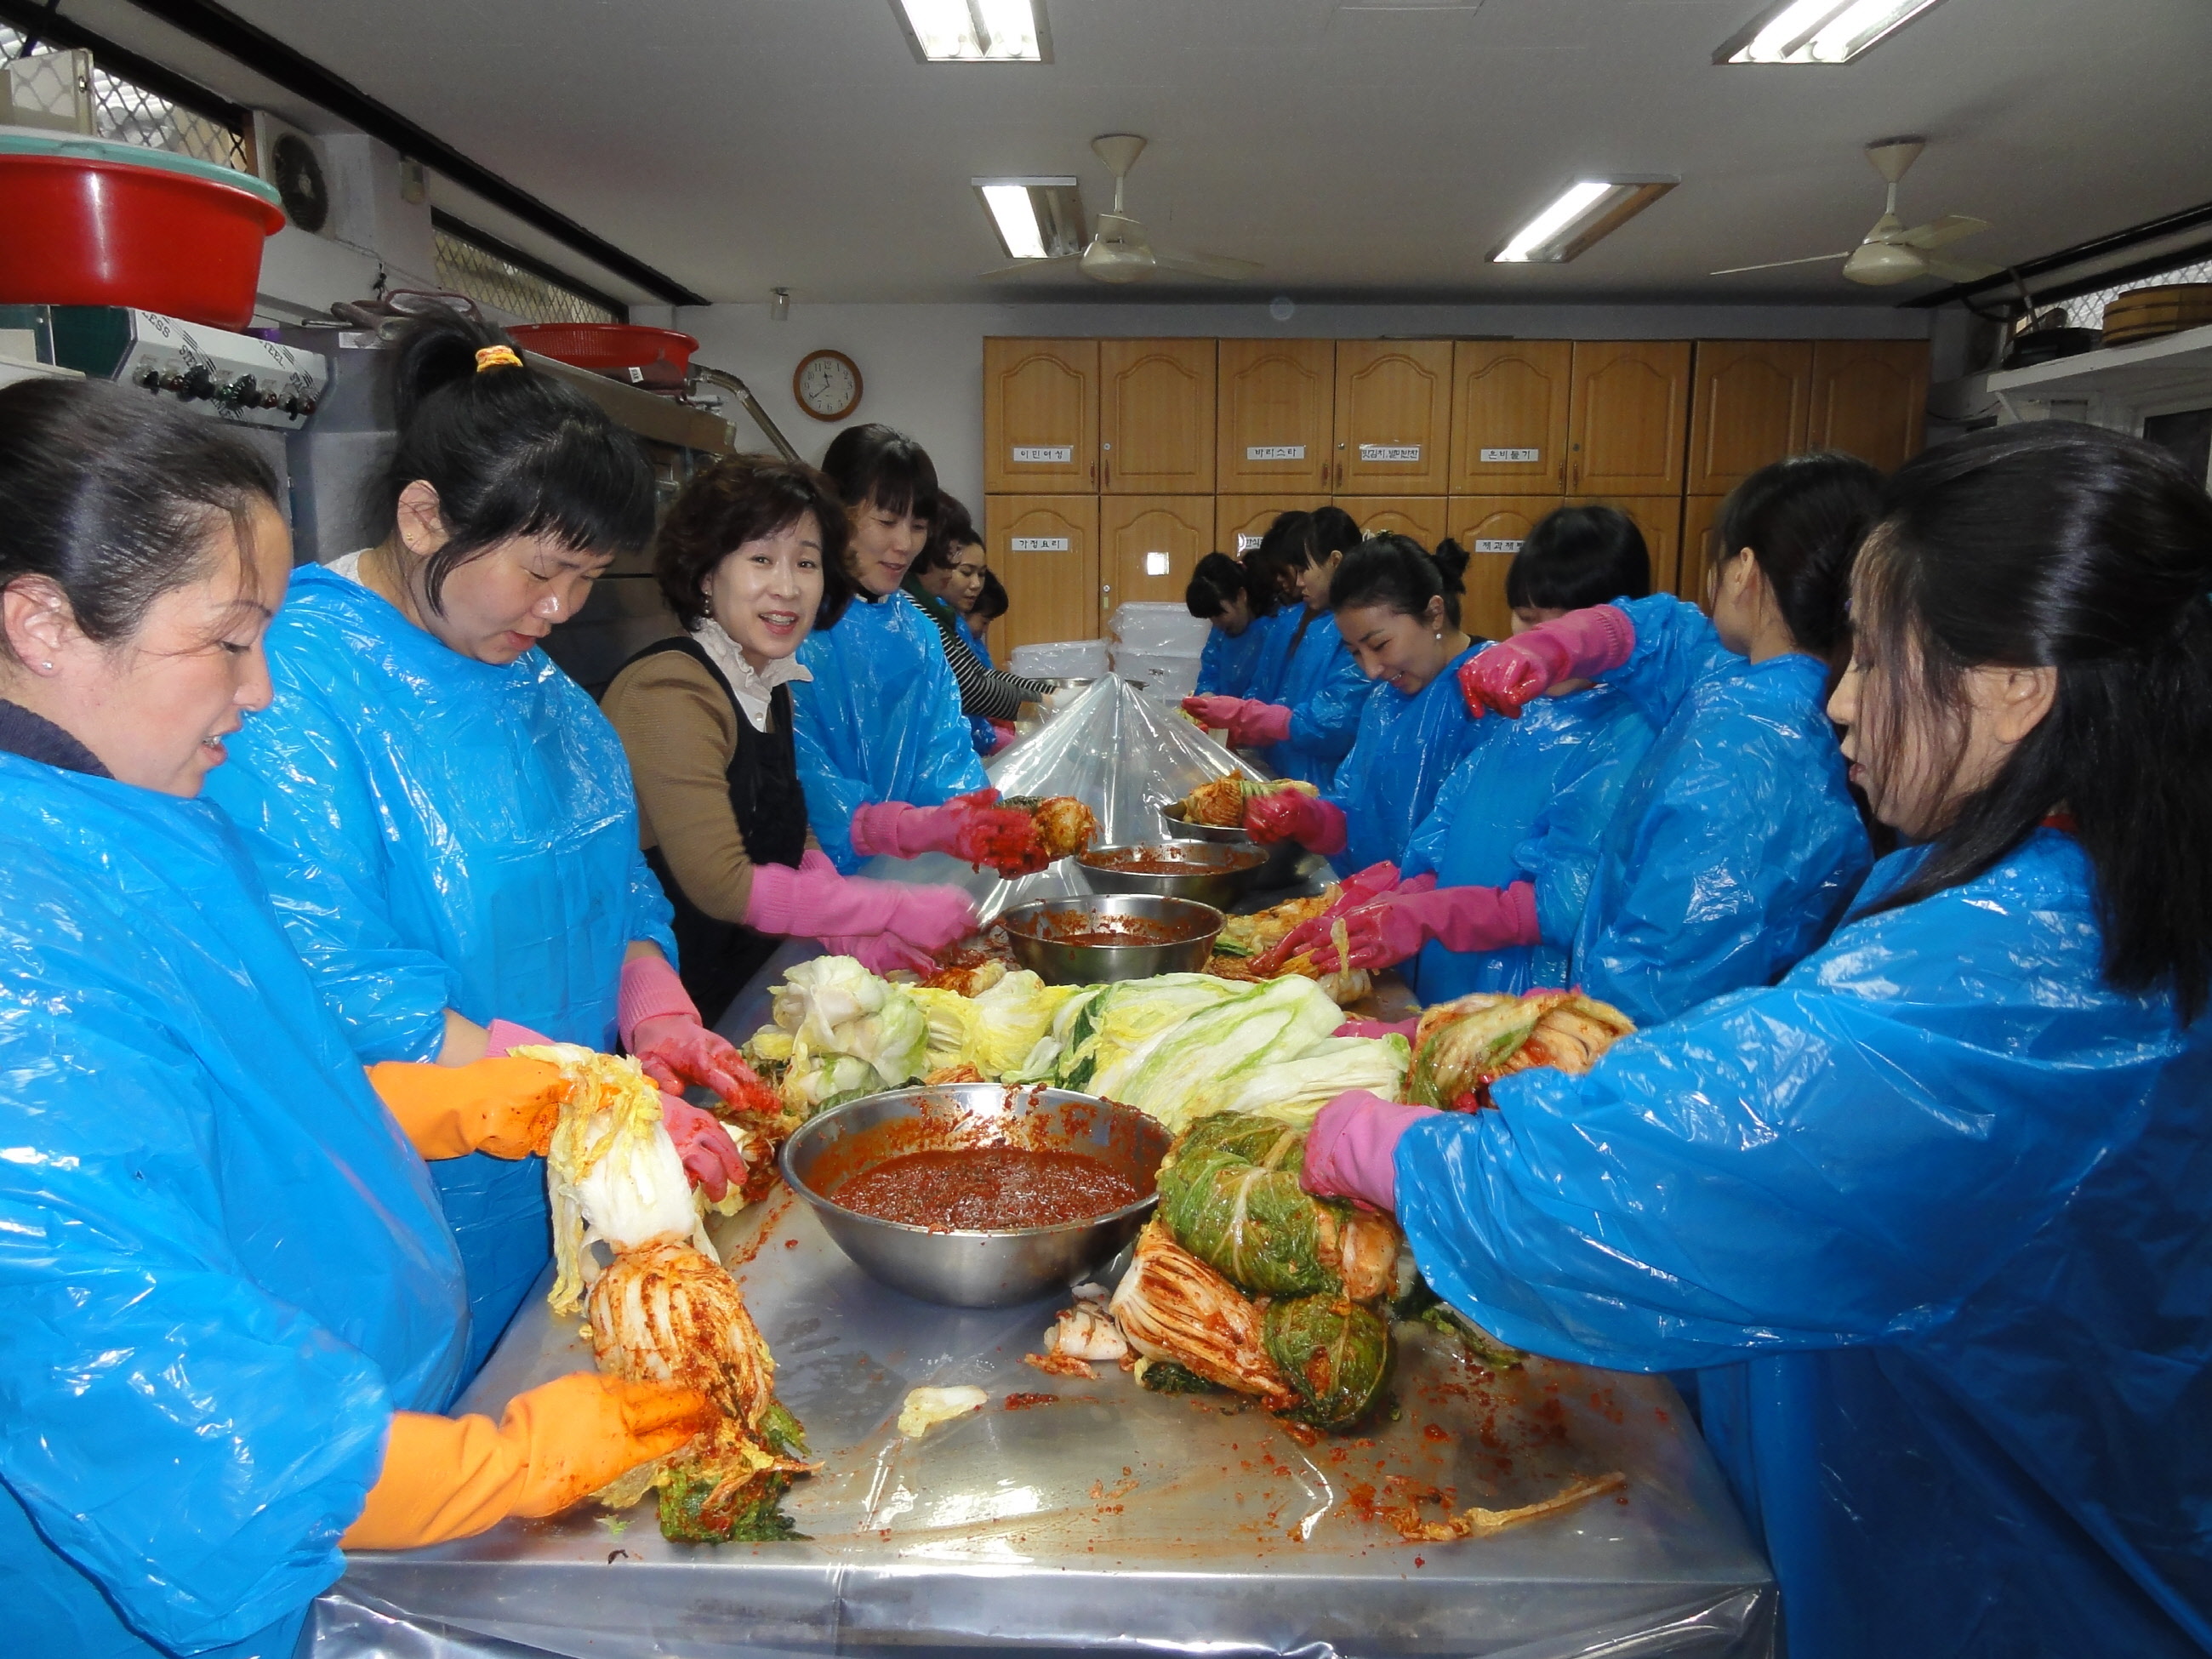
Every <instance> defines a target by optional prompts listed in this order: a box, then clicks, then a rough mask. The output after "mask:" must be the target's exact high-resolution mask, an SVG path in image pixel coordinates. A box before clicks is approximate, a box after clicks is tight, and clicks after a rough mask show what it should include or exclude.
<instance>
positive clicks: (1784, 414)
mask: <svg viewBox="0 0 2212 1659" xmlns="http://www.w3.org/2000/svg"><path fill="white" fill-rule="evenodd" d="M1812 392H1813V343H1812V342H1811V341H1810V340H1700V341H1699V342H1698V349H1697V361H1696V364H1695V367H1694V368H1692V370H1691V374H1690V459H1689V465H1688V468H1687V470H1686V477H1685V481H1684V483H1683V488H1684V489H1686V491H1687V492H1688V493H1689V494H1691V495H1726V494H1727V493H1728V492H1729V490H1731V489H1735V487H1736V485H1738V484H1740V483H1742V482H1743V481H1744V480H1745V479H1746V478H1747V477H1750V476H1751V475H1752V474H1753V473H1754V472H1756V471H1759V468H1760V467H1762V466H1765V465H1766V464H1767V463H1768V462H1770V461H1778V460H1780V459H1782V458H1783V457H1784V456H1785V455H1795V454H1797V453H1801V452H1802V450H1803V449H1804V447H1805V423H1806V416H1807V412H1808V410H1809V409H1810V407H1811V404H1812Z"/></svg>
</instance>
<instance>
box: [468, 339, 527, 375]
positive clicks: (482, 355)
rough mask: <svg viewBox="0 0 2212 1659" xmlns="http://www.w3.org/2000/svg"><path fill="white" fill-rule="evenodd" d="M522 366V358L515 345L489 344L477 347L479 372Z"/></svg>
mask: <svg viewBox="0 0 2212 1659" xmlns="http://www.w3.org/2000/svg"><path fill="white" fill-rule="evenodd" d="M521 367H522V359H521V358H520V357H519V356H516V355H515V351H514V348H513V346H507V345H489V346H479V347H478V348H477V374H483V373H484V372H486V371H487V370H489V369H494V368H521Z"/></svg>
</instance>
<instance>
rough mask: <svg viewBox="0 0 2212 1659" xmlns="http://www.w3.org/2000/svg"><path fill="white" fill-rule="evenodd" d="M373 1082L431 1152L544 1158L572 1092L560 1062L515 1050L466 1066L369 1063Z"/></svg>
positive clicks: (412, 1136) (419, 1146)
mask: <svg viewBox="0 0 2212 1659" xmlns="http://www.w3.org/2000/svg"><path fill="white" fill-rule="evenodd" d="M368 1086H369V1087H370V1088H372V1089H374V1090H375V1091H376V1093H377V1097H378V1098H379V1099H380V1100H382V1101H383V1102H384V1105H385V1109H386V1110H387V1111H389V1112H390V1113H391V1114H392V1116H393V1117H395V1118H397V1119H398V1121H399V1127H400V1128H401V1129H402V1130H403V1131H404V1132H405V1133H406V1136H407V1139H409V1140H410V1142H412V1143H413V1144H414V1147H415V1150H416V1152H420V1153H422V1156H423V1157H424V1158H459V1157H462V1156H463V1155H465V1154H466V1153H469V1152H489V1153H490V1154H491V1155H492V1156H493V1157H494V1158H528V1157H529V1156H531V1154H532V1153H533V1152H534V1153H536V1154H537V1155H538V1156H539V1157H540V1158H543V1157H544V1155H545V1151H546V1148H548V1147H549V1146H551V1145H552V1144H553V1124H554V1121H555V1120H556V1119H557V1118H558V1117H559V1116H560V1115H561V1103H562V1101H563V1100H566V1099H567V1098H568V1082H567V1080H566V1079H563V1078H562V1075H561V1068H560V1067H559V1066H553V1065H550V1064H548V1063H547V1062H546V1061H544V1060H517V1059H513V1058H511V1057H510V1058H505V1059H500V1060H471V1061H470V1062H469V1063H468V1064H467V1065H466V1066H432V1065H428V1064H425V1063H417V1062H416V1061H413V1060H385V1061H384V1062H382V1063H381V1064H380V1065H376V1066H370V1067H369V1068H368Z"/></svg>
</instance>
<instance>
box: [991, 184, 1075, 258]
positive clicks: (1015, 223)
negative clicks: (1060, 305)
mask: <svg viewBox="0 0 2212 1659" xmlns="http://www.w3.org/2000/svg"><path fill="white" fill-rule="evenodd" d="M969 183H970V184H972V185H975V193H976V194H977V195H978V196H980V197H982V198H983V207H984V210H985V211H986V212H987V213H988V214H989V215H990V216H991V228H993V229H994V230H995V231H997V232H998V233H999V246H1001V247H1003V248H1005V249H1006V258H1009V259H1064V258H1067V257H1068V256H1069V255H1070V254H1073V253H1080V252H1083V243H1084V230H1083V228H1084V225H1085V219H1084V217H1083V196H1082V192H1081V191H1080V190H1079V188H1078V186H1077V184H1076V181H1075V180H1074V179H969Z"/></svg>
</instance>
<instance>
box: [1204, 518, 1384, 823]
mask: <svg viewBox="0 0 2212 1659" xmlns="http://www.w3.org/2000/svg"><path fill="white" fill-rule="evenodd" d="M1277 527H1278V528H1279V527H1280V521H1278V526H1277ZM1274 533H1275V531H1274V530H1272V529H1271V530H1270V532H1269V534H1270V535H1271V536H1273V534H1274ZM1359 541H1360V537H1359V527H1358V526H1357V525H1355V524H1354V523H1352V515H1351V514H1350V513H1346V512H1345V511H1344V510H1343V508H1341V507H1322V509H1321V510H1320V511H1319V512H1317V513H1314V514H1313V515H1312V516H1311V517H1310V519H1308V520H1306V522H1305V524H1304V526H1303V527H1302V530H1301V531H1300V532H1298V533H1297V534H1296V535H1295V537H1294V538H1291V540H1290V541H1289V543H1288V545H1287V547H1286V548H1285V552H1284V554H1283V556H1282V557H1283V564H1282V568H1285V569H1286V570H1287V571H1288V572H1289V573H1290V574H1291V578H1292V579H1293V580H1295V581H1296V582H1297V593H1298V598H1299V599H1300V601H1301V608H1300V609H1299V610H1298V611H1297V612H1296V613H1295V616H1294V617H1293V616H1292V615H1290V614H1285V616H1283V617H1279V618H1277V620H1276V622H1275V625H1274V630H1273V635H1271V636H1270V639H1269V641H1268V643H1267V647H1265V649H1264V651H1263V653H1262V655H1261V666H1260V673H1259V677H1258V679H1257V681H1256V684H1255V695H1254V696H1246V697H1200V696H1191V697H1185V698H1184V699H1183V700H1182V708H1183V712H1184V713H1185V714H1188V715H1190V717H1191V718H1192V719H1194V720H1197V721H1199V722H1200V724H1202V725H1205V726H1212V727H1214V728H1216V729H1218V730H1221V731H1225V732H1227V733H1228V734H1229V741H1230V742H1231V744H1233V745H1235V746H1236V747H1237V748H1239V749H1252V750H1257V751H1258V752H1259V754H1260V757H1261V759H1262V760H1264V761H1266V762H1267V764H1268V765H1269V766H1271V767H1273V769H1275V770H1276V772H1278V773H1279V775H1282V776H1284V777H1286V778H1297V779H1298V780H1300V781H1303V782H1306V783H1310V784H1313V785H1314V786H1316V787H1318V788H1324V789H1325V788H1327V787H1328V785H1329V784H1330V782H1331V781H1333V780H1334V778H1335V776H1336V768H1337V763H1339V762H1340V761H1341V760H1342V759H1343V758H1344V757H1345V756H1346V755H1347V754H1349V753H1351V751H1352V740H1353V739H1354V738H1357V737H1358V735H1359V716H1360V714H1361V712H1362V711H1363V710H1364V708H1366V706H1367V698H1368V694H1369V692H1370V690H1371V689H1372V688H1371V686H1370V683H1369V681H1368V679H1367V677H1366V676H1365V675H1364V674H1363V673H1362V672H1361V671H1360V669H1359V665H1358V663H1357V662H1355V661H1353V660H1352V652H1351V650H1350V648H1349V647H1347V646H1346V644H1345V642H1344V637H1343V635H1341V634H1340V633H1339V632H1338V631H1337V626H1336V618H1335V617H1334V616H1332V615H1331V614H1330V612H1329V609H1328V585H1329V583H1330V582H1331V581H1332V580H1334V578H1335V575H1336V573H1337V569H1338V568H1339V567H1340V565H1341V564H1342V563H1343V562H1344V558H1345V555H1346V554H1347V553H1349V552H1350V551H1351V550H1352V549H1354V548H1356V547H1358V545H1359Z"/></svg>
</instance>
